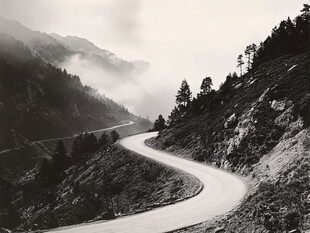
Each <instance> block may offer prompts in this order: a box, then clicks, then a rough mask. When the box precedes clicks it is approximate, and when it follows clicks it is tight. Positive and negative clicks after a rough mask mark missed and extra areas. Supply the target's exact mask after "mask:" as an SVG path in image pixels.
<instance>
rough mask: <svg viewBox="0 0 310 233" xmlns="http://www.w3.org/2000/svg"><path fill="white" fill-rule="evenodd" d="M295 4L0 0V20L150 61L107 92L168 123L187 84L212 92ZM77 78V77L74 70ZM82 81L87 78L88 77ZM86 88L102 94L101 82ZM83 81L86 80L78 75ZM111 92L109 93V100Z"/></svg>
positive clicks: (285, 0) (274, 0) (289, 0)
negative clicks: (207, 84) (131, 79)
mask: <svg viewBox="0 0 310 233" xmlns="http://www.w3.org/2000/svg"><path fill="white" fill-rule="evenodd" d="M303 3H305V0H304V1H300V0H259V1H258V0H226V1H220V0H192V1H190V0H144V1H142V0H87V1H85V0H0V14H1V15H2V16H4V17H6V18H10V19H16V20H18V21H19V22H21V23H22V24H24V25H25V26H27V27H29V28H31V29H33V30H39V31H44V32H56V33H58V34H60V35H63V36H66V35H77V36H80V37H83V38H87V39H88V40H90V41H92V42H94V43H95V44H96V45H97V46H99V47H100V48H104V49H108V50H110V51H111V52H113V53H116V54H117V55H118V56H119V57H121V58H124V59H127V60H130V61H134V60H144V61H147V62H149V63H150V67H149V70H148V71H147V72H145V73H144V74H143V75H140V76H139V77H138V78H136V79H135V83H134V84H128V82H124V84H123V86H121V85H122V84H119V85H120V86H119V87H118V88H119V89H120V90H122V92H114V91H113V92H112V91H111V92H109V91H105V92H108V93H107V94H108V95H109V96H110V97H112V98H113V99H115V100H117V101H119V102H121V103H123V104H125V105H127V107H129V109H130V110H132V111H133V112H134V113H136V114H138V115H139V114H141V115H143V116H147V115H149V116H150V117H151V119H154V117H155V116H157V115H158V114H160V113H162V114H164V116H165V117H166V116H167V115H168V114H169V113H170V110H171V109H172V107H173V106H174V100H175V94H176V92H177V90H178V88H179V86H180V84H181V80H182V79H184V78H186V79H187V80H188V82H189V84H190V86H191V89H192V90H193V92H194V93H195V94H196V93H197V91H198V90H199V87H200V84H201V81H202V79H203V78H204V77H206V76H211V77H212V79H213V83H214V86H215V88H218V86H219V85H220V83H221V82H223V81H224V80H225V77H226V75H227V74H228V73H229V72H233V71H236V58H237V56H238V54H240V53H242V52H243V51H244V49H245V47H246V45H248V44H250V43H253V42H254V43H257V44H258V43H259V42H260V41H262V40H264V39H265V38H266V37H267V35H269V34H270V31H271V29H272V28H273V27H274V26H275V25H278V23H279V21H280V20H283V19H286V18H287V17H288V16H290V17H291V18H294V17H295V16H297V15H298V14H299V11H300V9H302V5H303ZM77 72H78V71H77ZM86 76H87V74H86ZM101 78H102V77H101V76H100V77H98V84H96V77H95V78H93V79H92V80H91V81H89V82H90V84H92V85H95V87H96V88H98V89H99V90H101V91H104V90H105V87H101V86H100V83H101V82H100V79H101ZM82 80H83V81H84V83H87V82H88V81H87V77H82ZM113 93H114V94H113Z"/></svg>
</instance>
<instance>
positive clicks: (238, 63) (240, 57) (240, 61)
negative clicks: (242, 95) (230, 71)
mask: <svg viewBox="0 0 310 233" xmlns="http://www.w3.org/2000/svg"><path fill="white" fill-rule="evenodd" d="M242 58H243V56H242V54H240V55H239V56H238V58H237V67H238V68H240V76H242V66H243V65H244V61H243V59H242Z"/></svg>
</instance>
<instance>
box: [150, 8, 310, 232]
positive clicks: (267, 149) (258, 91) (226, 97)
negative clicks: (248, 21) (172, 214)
mask: <svg viewBox="0 0 310 233" xmlns="http://www.w3.org/2000/svg"><path fill="white" fill-rule="evenodd" d="M305 8H306V7H305ZM307 20H308V18H307V15H306V14H302V15H301V16H298V17H297V18H296V19H295V20H294V22H292V21H291V20H290V19H288V20H287V21H283V22H281V24H280V26H279V28H276V29H274V30H273V34H272V36H270V37H268V38H267V39H266V41H265V42H264V43H262V44H261V45H260V47H259V49H258V52H256V54H255V55H254V56H256V57H255V59H254V62H253V66H252V67H251V68H250V69H249V71H248V72H247V73H246V74H244V75H242V76H241V77H238V76H237V75H229V76H228V77H227V79H226V81H225V83H223V84H222V86H221V87H220V89H219V90H218V91H214V90H213V91H210V92H209V93H208V94H206V95H203V94H200V95H198V96H197V98H195V99H194V100H192V101H191V102H190V103H188V104H187V105H179V106H177V107H176V108H175V109H174V110H173V112H172V114H171V116H170V117H169V120H170V121H169V125H168V127H167V128H166V129H165V130H163V131H161V132H160V133H159V136H158V137H157V138H154V139H153V140H151V141H150V142H149V143H150V144H152V145H153V146H154V147H156V148H160V149H163V150H167V151H169V152H173V153H176V152H177V154H182V155H183V156H185V157H187V158H189V159H194V160H198V161H200V162H203V163H208V164H212V165H214V166H217V167H221V168H224V169H227V170H229V171H232V172H237V173H238V174H242V175H244V176H245V177H246V179H247V180H248V181H249V184H250V192H249V194H248V197H247V198H246V199H245V200H244V202H243V203H242V205H241V206H240V207H239V208H238V209H237V210H236V211H235V212H232V213H230V214H228V215H227V216H225V217H223V216H222V218H220V219H218V220H217V222H211V223H210V222H208V223H204V224H200V225H198V226H195V227H191V228H188V229H183V230H180V232H204V231H205V230H206V229H207V231H206V232H284V231H290V230H294V229H298V228H299V229H309V228H310V208H309V207H310V199H309V197H310V192H309V190H310V186H309V184H310V180H309V177H310V169H309V168H310V163H309V162H310V161H309V160H310V150H309V140H310V128H309V126H310V53H309V49H308V48H309V44H308V40H307V38H308V37H307V35H309V34H308V33H309V29H308V27H307V23H306V22H308V21H307ZM297 38H298V39H297ZM287 44H290V47H289V49H287V46H286V45H287ZM217 227H220V228H223V229H222V230H221V229H219V228H218V230H219V231H216V230H215V231H214V229H216V228H217Z"/></svg>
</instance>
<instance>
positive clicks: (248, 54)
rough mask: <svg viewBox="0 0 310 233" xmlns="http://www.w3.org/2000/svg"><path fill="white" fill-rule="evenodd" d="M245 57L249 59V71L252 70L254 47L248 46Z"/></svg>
mask: <svg viewBox="0 0 310 233" xmlns="http://www.w3.org/2000/svg"><path fill="white" fill-rule="evenodd" d="M244 54H245V57H246V59H247V70H248V71H249V70H250V69H251V54H252V46H251V45H248V46H247V47H246V49H245V51H244Z"/></svg>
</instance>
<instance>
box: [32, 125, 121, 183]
mask: <svg viewBox="0 0 310 233" xmlns="http://www.w3.org/2000/svg"><path fill="white" fill-rule="evenodd" d="M119 138H120V136H119V134H118V132H117V131H115V130H113V131H111V133H110V135H108V134H106V133H105V132H103V133H102V135H101V136H100V137H99V138H97V137H96V136H95V135H94V134H93V133H80V134H79V135H77V136H76V137H75V138H74V141H73V143H72V149H71V153H68V152H67V150H66V148H65V145H64V142H63V141H62V140H59V141H58V143H57V146H56V148H55V150H54V153H53V155H52V158H51V159H47V158H44V159H43V160H42V162H41V164H40V165H39V173H38V177H39V178H40V179H41V180H42V181H43V183H45V184H47V185H52V184H54V183H55V182H56V181H57V180H58V179H59V178H60V177H61V176H62V173H63V171H64V170H65V169H66V168H67V167H69V166H70V165H72V164H74V163H78V162H79V161H81V160H82V159H83V158H85V157H87V156H88V155H89V153H93V152H95V151H97V150H98V149H100V148H102V147H108V146H110V145H112V144H113V143H115V142H116V141H117V140H118V139H119Z"/></svg>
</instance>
